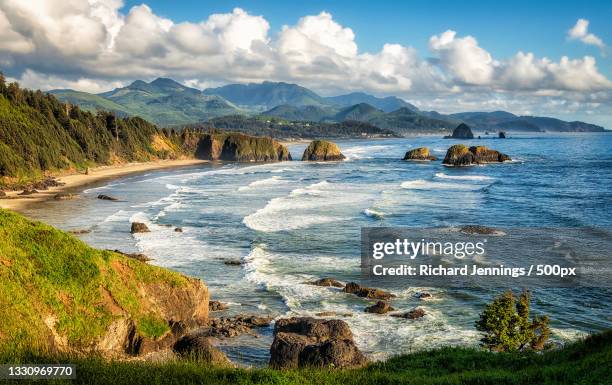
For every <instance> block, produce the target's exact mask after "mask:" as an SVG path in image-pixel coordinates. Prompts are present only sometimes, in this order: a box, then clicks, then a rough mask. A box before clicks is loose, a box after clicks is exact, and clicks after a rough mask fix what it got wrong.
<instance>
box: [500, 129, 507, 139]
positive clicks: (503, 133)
mask: <svg viewBox="0 0 612 385" xmlns="http://www.w3.org/2000/svg"><path fill="white" fill-rule="evenodd" d="M499 139H506V133H505V132H504V131H500V132H499Z"/></svg>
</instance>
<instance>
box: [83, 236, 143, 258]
mask: <svg viewBox="0 0 612 385" xmlns="http://www.w3.org/2000/svg"><path fill="white" fill-rule="evenodd" d="M81 234H83V233H81ZM112 251H113V252H115V253H117V254H121V255H123V256H124V257H128V258H131V259H135V260H137V261H140V262H148V261H150V260H151V258H149V257H148V256H146V255H144V254H142V253H124V252H123V251H121V250H117V249H115V250H112Z"/></svg>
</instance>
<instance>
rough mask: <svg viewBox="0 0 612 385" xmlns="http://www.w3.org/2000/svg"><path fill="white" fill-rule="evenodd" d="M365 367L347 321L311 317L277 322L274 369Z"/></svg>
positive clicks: (272, 353)
mask: <svg viewBox="0 0 612 385" xmlns="http://www.w3.org/2000/svg"><path fill="white" fill-rule="evenodd" d="M366 363H367V359H366V357H365V356H364V355H363V354H362V353H361V351H359V348H357V346H356V345H355V342H354V341H353V333H352V332H351V329H350V328H349V326H348V325H347V323H346V322H344V321H341V320H336V319H332V320H325V319H316V318H310V317H303V318H296V317H294V318H289V319H280V320H278V321H276V325H275V327H274V341H273V342H272V346H271V347H270V366H272V367H273V368H277V369H289V368H298V367H320V368H352V367H359V366H363V365H365V364H366Z"/></svg>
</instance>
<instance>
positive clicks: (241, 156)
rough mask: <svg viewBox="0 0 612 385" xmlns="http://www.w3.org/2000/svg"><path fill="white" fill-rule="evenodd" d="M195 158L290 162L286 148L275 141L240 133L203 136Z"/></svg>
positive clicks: (289, 155) (198, 144)
mask: <svg viewBox="0 0 612 385" xmlns="http://www.w3.org/2000/svg"><path fill="white" fill-rule="evenodd" d="M195 157H196V158H198V159H203V160H213V161H216V160H223V161H232V162H276V161H283V160H291V154H290V153H289V150H288V149H287V147H286V146H284V145H282V144H280V143H279V142H277V141H276V140H274V139H272V138H270V137H265V136H250V135H246V134H241V133H222V134H203V135H202V136H201V137H200V139H199V141H198V143H197V146H196V149H195Z"/></svg>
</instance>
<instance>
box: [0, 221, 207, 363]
mask: <svg viewBox="0 0 612 385" xmlns="http://www.w3.org/2000/svg"><path fill="white" fill-rule="evenodd" d="M208 298H209V297H208V289H207V287H206V286H205V285H204V284H203V283H202V282H201V281H200V280H197V279H193V278H189V277H186V276H183V275H181V274H178V273H175V272H171V271H168V270H165V269H162V268H159V267H155V266H151V265H148V264H146V263H144V262H140V261H138V260H136V259H132V258H129V256H126V255H122V254H118V253H115V252H111V251H101V250H96V249H93V248H91V247H89V246H87V245H86V244H85V243H83V242H81V241H80V240H78V239H76V238H74V237H72V236H71V235H68V234H66V233H64V232H62V231H59V230H56V229H54V228H53V227H51V226H48V225H45V224H43V223H40V222H32V221H30V220H28V219H26V218H24V217H22V216H20V215H17V214H14V213H12V212H10V211H6V210H0V308H1V309H2V316H1V317H0V353H13V354H19V353H22V352H47V353H70V354H77V355H79V354H86V353H92V352H96V353H99V354H102V355H103V356H112V357H117V356H118V357H124V356H134V355H141V354H144V353H148V352H153V351H157V350H162V349H164V348H168V347H169V346H171V345H172V344H173V343H174V341H176V339H178V338H179V337H181V335H182V334H183V333H185V332H187V331H188V330H189V329H190V328H193V327H197V326H199V325H204V324H205V323H206V322H207V321H208Z"/></svg>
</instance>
